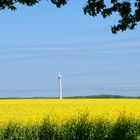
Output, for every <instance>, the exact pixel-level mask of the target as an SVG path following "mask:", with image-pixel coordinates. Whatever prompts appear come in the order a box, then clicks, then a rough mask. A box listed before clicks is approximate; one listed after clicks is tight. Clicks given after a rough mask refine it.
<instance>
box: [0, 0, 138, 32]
mask: <svg viewBox="0 0 140 140" xmlns="http://www.w3.org/2000/svg"><path fill="white" fill-rule="evenodd" d="M40 1H41V0H0V10H3V9H10V10H16V9H17V7H16V3H20V4H23V5H27V6H34V5H36V4H38V3H39V2H40ZM50 1H51V2H52V3H53V4H55V5H56V6H57V7H58V8H60V7H61V6H63V5H65V4H67V2H68V0H50ZM85 2H86V3H85V6H84V7H83V11H84V14H89V15H90V16H93V17H95V16H97V15H99V14H100V15H101V16H102V17H103V18H107V17H110V16H111V15H112V14H113V13H117V14H118V15H119V16H120V19H119V20H118V23H117V25H114V26H112V27H111V30H112V33H117V32H118V31H125V30H127V29H130V30H133V29H135V27H136V26H137V25H138V23H139V22H140V0H133V1H130V0H110V1H108V2H107V0H106V1H105V0H87V1H85Z"/></svg>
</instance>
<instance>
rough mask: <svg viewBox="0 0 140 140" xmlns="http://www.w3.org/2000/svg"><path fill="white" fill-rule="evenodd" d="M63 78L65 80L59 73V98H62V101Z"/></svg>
mask: <svg viewBox="0 0 140 140" xmlns="http://www.w3.org/2000/svg"><path fill="white" fill-rule="evenodd" d="M62 78H63V76H62V75H61V74H60V73H59V74H58V81H59V96H60V99H62V95H63V87H62Z"/></svg>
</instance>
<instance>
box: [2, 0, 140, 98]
mask: <svg viewBox="0 0 140 140" xmlns="http://www.w3.org/2000/svg"><path fill="white" fill-rule="evenodd" d="M84 4H85V3H84V2H83V1H82V0H79V1H70V2H69V3H68V4H67V5H66V6H64V7H62V8H60V9H58V8H56V7H55V6H54V5H53V4H51V2H49V1H44V2H41V3H40V4H38V5H36V6H34V7H30V8H29V7H26V6H21V5H17V7H18V9H17V11H15V12H11V11H8V10H4V11H1V12H0V19H1V22H0V25H1V33H0V97H9V96H18V97H23V96H25V97H31V96H53V97H54V96H58V83H57V75H58V73H59V72H61V73H62V74H63V76H64V78H63V85H64V96H77V95H94V94H120V95H130V96H133V95H134V96H138V95H140V86H139V85H140V61H139V60H140V36H139V33H140V26H139V25H138V26H137V28H136V29H135V30H133V31H126V32H123V33H122V32H119V33H118V34H117V35H114V34H112V33H111V29H110V26H111V25H114V24H115V23H117V20H118V16H116V15H114V16H111V17H110V18H108V19H105V20H104V19H102V18H101V17H100V16H98V17H96V18H93V17H90V16H88V15H84V14H83V11H82V7H83V6H84Z"/></svg>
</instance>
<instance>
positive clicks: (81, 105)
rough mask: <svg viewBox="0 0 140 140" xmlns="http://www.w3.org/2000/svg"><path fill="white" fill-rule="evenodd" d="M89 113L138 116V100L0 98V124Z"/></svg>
mask: <svg viewBox="0 0 140 140" xmlns="http://www.w3.org/2000/svg"><path fill="white" fill-rule="evenodd" d="M84 112H88V113H89V118H90V119H96V118H102V117H103V118H107V119H110V120H112V121H113V120H115V119H116V118H117V117H118V115H119V114H120V113H123V112H125V114H127V115H128V116H131V117H134V118H137V119H139V118H140V100H139V99H62V100H59V99H10V100H6V99H5V100H0V125H2V124H5V123H7V122H9V121H14V122H20V123H22V124H28V123H36V122H40V121H41V120H42V119H43V118H44V117H45V116H50V118H51V119H52V120H53V121H57V122H58V123H59V122H60V123H61V122H64V121H66V120H68V119H70V118H74V117H77V116H78V115H79V114H81V113H84Z"/></svg>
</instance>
